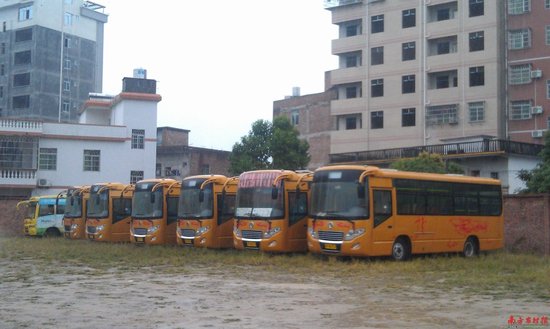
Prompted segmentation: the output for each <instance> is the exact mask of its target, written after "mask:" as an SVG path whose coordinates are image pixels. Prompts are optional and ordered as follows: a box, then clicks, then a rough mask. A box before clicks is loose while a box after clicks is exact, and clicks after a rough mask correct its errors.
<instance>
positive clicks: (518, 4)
mask: <svg viewBox="0 0 550 329" xmlns="http://www.w3.org/2000/svg"><path fill="white" fill-rule="evenodd" d="M530 10H531V1H530V0H508V14H510V15H521V14H524V13H528V12H529V11H530Z"/></svg>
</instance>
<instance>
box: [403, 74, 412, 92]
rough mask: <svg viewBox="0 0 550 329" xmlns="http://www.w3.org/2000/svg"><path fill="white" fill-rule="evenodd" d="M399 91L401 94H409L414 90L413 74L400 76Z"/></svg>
mask: <svg viewBox="0 0 550 329" xmlns="http://www.w3.org/2000/svg"><path fill="white" fill-rule="evenodd" d="M401 92H402V93H403V94H410V93H414V92H415V76H414V74H412V75H404V76H403V78H402V84H401Z"/></svg>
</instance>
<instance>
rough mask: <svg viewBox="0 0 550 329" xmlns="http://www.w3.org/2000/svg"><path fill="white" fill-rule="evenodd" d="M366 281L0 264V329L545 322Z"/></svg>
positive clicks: (489, 300)
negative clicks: (522, 318) (517, 320)
mask: <svg viewBox="0 0 550 329" xmlns="http://www.w3.org/2000/svg"><path fill="white" fill-rule="evenodd" d="M45 268H46V269H47V270H46V272H44V269H45ZM376 280H377V281H376V282H373V281H372V280H369V278H368V277H365V278H362V279H354V280H353V281H348V280H346V278H335V277H330V278H327V277H323V276H319V275H318V274H315V275H314V276H313V275H312V276H310V277H307V276H304V275H297V274H288V273H276V272H274V271H267V270H261V271H260V272H257V271H254V272H252V271H250V270H249V269H247V268H240V269H239V270H232V271H229V272H227V271H222V270H220V269H211V268H203V269H193V270H192V271H188V270H186V271H184V272H182V273H178V272H177V269H176V270H175V269H174V268H171V269H165V268H143V269H141V270H140V271H135V270H131V271H125V270H123V269H116V270H97V269H92V268H86V267H82V266H77V265H66V264H63V265H55V266H48V267H45V266H39V265H37V264H36V263H35V261H33V260H20V261H15V262H8V261H6V260H1V261H0V328H507V327H508V324H507V321H508V319H509V318H510V316H511V315H514V316H515V317H517V316H523V317H524V318H525V317H528V316H530V317H535V316H543V315H546V316H548V315H549V314H550V303H549V302H541V301H540V300H539V301H535V300H529V299H526V298H525V297H522V298H519V297H518V298H509V297H508V298H504V299H502V298H496V299H495V298H494V297H490V296H479V295H472V294H471V293H469V294H466V293H463V292H460V291H456V292H454V293H448V292H442V291H438V290H433V289H429V290H425V289H422V288H417V287H414V286H412V287H411V286H406V287H403V286H401V285H399V284H393V283H392V280H391V278H388V279H387V280H382V279H376ZM512 297H513V296H512ZM548 328H550V327H548Z"/></svg>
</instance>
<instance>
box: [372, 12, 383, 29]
mask: <svg viewBox="0 0 550 329" xmlns="http://www.w3.org/2000/svg"><path fill="white" fill-rule="evenodd" d="M380 32H384V15H376V16H372V17H371V33H380Z"/></svg>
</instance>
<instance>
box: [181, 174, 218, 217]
mask: <svg viewBox="0 0 550 329" xmlns="http://www.w3.org/2000/svg"><path fill="white" fill-rule="evenodd" d="M204 181H205V180H204V179H191V180H187V181H184V182H183V184H182V187H181V194H180V198H179V203H178V218H212V217H213V216H214V214H213V201H214V197H213V194H212V184H208V185H206V186H205V187H204V188H203V189H202V194H203V197H202V198H201V199H202V202H200V198H199V195H200V194H201V190H200V187H201V185H202V183H203V182H204Z"/></svg>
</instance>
